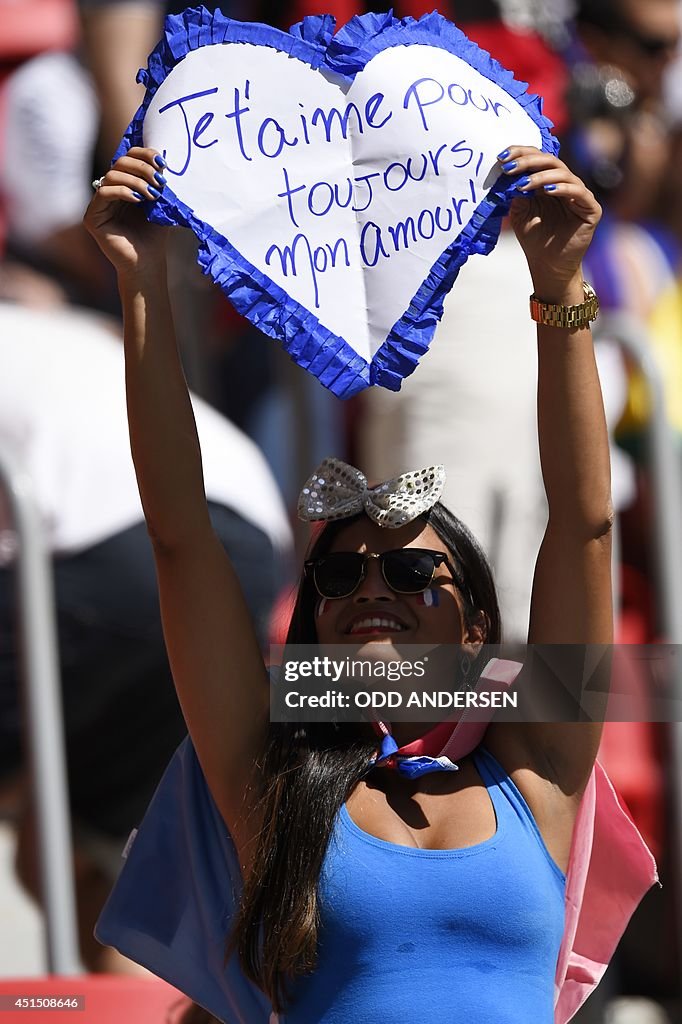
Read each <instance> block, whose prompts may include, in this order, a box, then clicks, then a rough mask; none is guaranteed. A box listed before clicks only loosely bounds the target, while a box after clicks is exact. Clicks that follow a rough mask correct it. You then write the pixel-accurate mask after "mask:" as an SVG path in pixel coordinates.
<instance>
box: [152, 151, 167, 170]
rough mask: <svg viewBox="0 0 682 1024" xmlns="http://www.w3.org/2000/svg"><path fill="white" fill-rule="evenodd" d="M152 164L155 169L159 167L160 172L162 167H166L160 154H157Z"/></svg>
mask: <svg viewBox="0 0 682 1024" xmlns="http://www.w3.org/2000/svg"><path fill="white" fill-rule="evenodd" d="M154 163H155V164H156V166H157V167H160V168H161V170H163V169H164V167H168V164H167V163H166V161H165V160H164V159H163V157H162V156H161V154H160V153H157V154H156V156H155V157H154Z"/></svg>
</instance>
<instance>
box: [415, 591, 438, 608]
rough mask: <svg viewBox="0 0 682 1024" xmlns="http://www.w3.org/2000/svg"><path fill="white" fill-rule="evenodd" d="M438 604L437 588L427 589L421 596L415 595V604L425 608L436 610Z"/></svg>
mask: <svg viewBox="0 0 682 1024" xmlns="http://www.w3.org/2000/svg"><path fill="white" fill-rule="evenodd" d="M439 603H440V598H439V596H438V588H437V587H427V589H426V590H425V591H424V592H423V593H422V594H417V604H423V605H424V606H425V607H426V608H437V607H438V605H439Z"/></svg>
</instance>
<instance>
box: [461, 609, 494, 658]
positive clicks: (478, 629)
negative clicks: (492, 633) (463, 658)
mask: <svg viewBox="0 0 682 1024" xmlns="http://www.w3.org/2000/svg"><path fill="white" fill-rule="evenodd" d="M488 626H489V622H488V616H487V615H486V613H485V612H484V611H481V610H479V611H477V612H474V613H473V615H472V616H471V617H470V618H469V619H468V621H467V623H466V627H465V630H464V636H463V638H462V648H463V649H464V651H466V653H467V654H468V655H469V657H470V658H471V659H472V661H473V660H475V659H476V658H477V657H478V654H479V651H480V649H481V647H482V646H483V644H484V643H485V642H486V640H487V638H488Z"/></svg>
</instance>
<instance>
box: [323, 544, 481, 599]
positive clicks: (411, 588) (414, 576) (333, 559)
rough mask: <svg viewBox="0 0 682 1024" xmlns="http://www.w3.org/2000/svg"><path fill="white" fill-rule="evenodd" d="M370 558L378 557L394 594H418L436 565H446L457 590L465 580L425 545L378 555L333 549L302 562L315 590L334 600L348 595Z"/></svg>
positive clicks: (430, 579)
mask: <svg viewBox="0 0 682 1024" xmlns="http://www.w3.org/2000/svg"><path fill="white" fill-rule="evenodd" d="M370 558H378V559H379V566H380V567H381V575H382V576H383V578H384V580H385V582H386V584H387V586H389V587H390V588H391V590H394V591H395V592H396V594H421V593H423V592H424V591H425V590H426V589H427V587H428V586H429V584H430V583H432V581H433V578H434V576H435V575H436V569H437V568H438V566H439V565H446V566H447V567H448V569H449V570H450V572H451V574H452V578H453V580H454V582H455V583H456V584H457V586H458V587H460V589H463V587H464V580H463V579H462V577H461V575H460V574H459V573H458V572H457V570H456V569H455V567H454V566H453V565H452V563H451V562H450V560H449V558H448V556H447V555H446V554H444V553H443V552H442V551H428V550H427V549H426V548H397V549H396V550H395V551H384V552H383V553H382V554H380V555H376V554H362V553H361V552H359V551H332V552H331V553H330V554H328V555H322V556H321V557H320V558H314V559H310V560H309V561H307V562H305V563H304V571H305V573H306V575H307V576H312V579H313V583H314V584H315V589H316V590H317V592H318V594H319V595H320V596H321V597H326V598H330V599H331V600H334V599H335V598H339V597H350V595H351V594H353V593H354V592H355V591H356V590H357V589H358V587H359V586H360V584H361V583H362V581H363V580H364V579H365V577H366V575H367V565H368V563H369V560H370Z"/></svg>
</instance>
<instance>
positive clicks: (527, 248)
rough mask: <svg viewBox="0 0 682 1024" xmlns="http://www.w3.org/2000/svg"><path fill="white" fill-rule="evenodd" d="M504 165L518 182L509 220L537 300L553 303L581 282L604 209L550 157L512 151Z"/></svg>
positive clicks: (524, 148)
mask: <svg viewBox="0 0 682 1024" xmlns="http://www.w3.org/2000/svg"><path fill="white" fill-rule="evenodd" d="M500 164H501V166H502V170H503V173H505V174H507V175H512V176H513V177H515V178H518V179H519V180H518V181H517V186H516V187H517V191H518V198H516V199H514V201H513V202H512V205H511V213H510V219H511V225H512V227H513V229H514V232H515V234H516V237H517V238H518V240H519V243H520V245H521V248H522V249H523V251H524V252H525V254H526V259H527V260H528V266H529V268H530V272H531V276H532V278H533V283H534V285H535V291H536V294H538V295H539V296H540V297H541V298H544V299H545V301H552V297H551V295H550V294H548V293H549V292H551V293H553V294H554V293H559V292H561V289H562V287H566V286H569V285H570V284H571V282H574V281H575V280H576V279H577V278H579V277H580V273H581V271H580V265H581V262H582V259H583V256H584V255H585V252H586V251H587V248H588V246H589V244H590V242H591V241H592V236H593V234H594V230H595V228H596V226H597V224H598V223H599V220H600V218H601V206H600V205H599V203H598V202H597V200H596V199H595V198H594V196H593V195H592V193H591V192H590V190H589V189H588V188H587V187H586V186H585V184H584V183H583V182H582V181H581V180H580V178H578V177H577V176H576V175H575V174H573V172H572V171H570V170H569V168H568V167H567V166H566V164H565V163H563V161H561V160H559V159H558V157H555V156H551V155H550V154H549V153H543V152H542V151H541V150H539V149H535V148H533V147H530V146H511V147H510V148H509V149H508V150H507V151H506V152H505V154H504V158H503V159H500ZM510 165H514V166H510Z"/></svg>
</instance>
